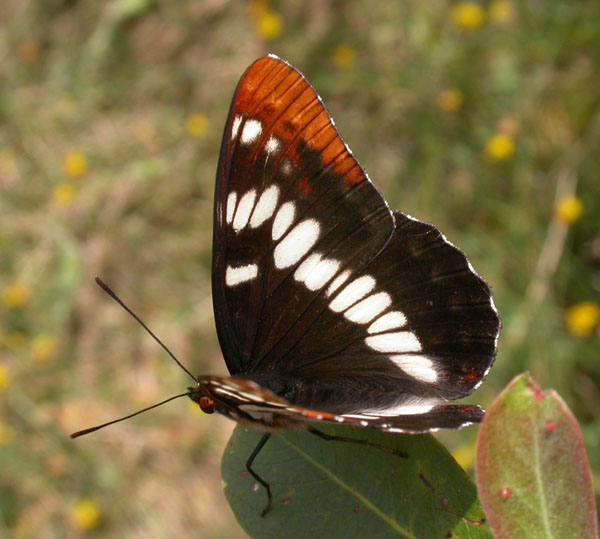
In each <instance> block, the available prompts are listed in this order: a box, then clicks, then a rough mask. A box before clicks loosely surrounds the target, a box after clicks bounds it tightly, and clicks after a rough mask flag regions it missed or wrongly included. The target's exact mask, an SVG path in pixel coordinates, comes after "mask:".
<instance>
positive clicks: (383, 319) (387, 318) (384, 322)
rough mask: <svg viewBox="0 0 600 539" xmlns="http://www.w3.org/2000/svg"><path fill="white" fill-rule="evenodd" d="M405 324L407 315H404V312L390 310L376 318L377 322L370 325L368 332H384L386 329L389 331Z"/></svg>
mask: <svg viewBox="0 0 600 539" xmlns="http://www.w3.org/2000/svg"><path fill="white" fill-rule="evenodd" d="M405 325H406V316H404V313H401V312H400V311H390V312H389V313H385V314H384V315H383V316H380V317H379V318H378V319H377V320H375V322H373V323H372V324H371V325H370V326H369V329H367V332H368V333H382V332H384V331H389V330H390V329H396V328H401V327H403V326H405Z"/></svg>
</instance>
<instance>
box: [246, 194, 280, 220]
mask: <svg viewBox="0 0 600 539" xmlns="http://www.w3.org/2000/svg"><path fill="white" fill-rule="evenodd" d="M278 198H279V187H277V186H276V185H271V186H270V187H269V188H268V189H266V190H265V191H263V194H262V195H260V198H259V199H258V203H257V204H256V207H255V208H254V212H252V218H251V219H250V228H258V227H259V226H260V225H262V224H263V223H264V222H265V221H266V220H267V219H268V218H269V217H271V215H273V213H274V212H275V208H277V199H278Z"/></svg>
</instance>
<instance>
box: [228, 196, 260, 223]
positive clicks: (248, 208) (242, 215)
mask: <svg viewBox="0 0 600 539" xmlns="http://www.w3.org/2000/svg"><path fill="white" fill-rule="evenodd" d="M255 200H256V189H250V191H248V192H247V193H246V194H245V195H244V196H243V197H242V198H241V199H240V203H239V204H238V207H237V211H236V212H235V217H234V218H233V230H235V231H236V232H239V231H240V230H242V229H243V228H245V226H246V225H247V224H248V219H249V218H250V213H252V209H253V208H254V201H255Z"/></svg>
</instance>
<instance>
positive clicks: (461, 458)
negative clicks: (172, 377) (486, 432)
mask: <svg viewBox="0 0 600 539" xmlns="http://www.w3.org/2000/svg"><path fill="white" fill-rule="evenodd" d="M475 453H476V447H475V444H468V445H461V446H460V447H457V448H456V449H455V450H454V451H453V452H452V456H453V457H454V460H455V461H456V462H458V464H460V466H461V468H463V469H465V470H466V469H468V468H471V467H472V466H473V462H474V461H475Z"/></svg>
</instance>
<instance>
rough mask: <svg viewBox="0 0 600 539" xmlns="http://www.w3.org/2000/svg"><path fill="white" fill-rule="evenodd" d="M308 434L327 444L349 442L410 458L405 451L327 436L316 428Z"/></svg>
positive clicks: (356, 439)
mask: <svg viewBox="0 0 600 539" xmlns="http://www.w3.org/2000/svg"><path fill="white" fill-rule="evenodd" d="M308 432H310V433H311V434H314V435H315V436H318V437H319V438H321V439H322V440H325V441H327V442H349V443H352V444H360V445H366V446H369V447H373V448H375V449H379V450H380V451H384V452H385V453H391V454H392V455H396V456H397V457H401V458H403V459H406V458H408V455H407V454H406V453H404V452H403V451H394V450H393V449H390V448H388V447H383V446H382V445H378V444H374V443H373V442H369V441H368V440H359V439H358V438H349V437H347V436H334V435H331V434H325V433H324V432H321V431H320V430H317V429H315V428H314V427H308Z"/></svg>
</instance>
